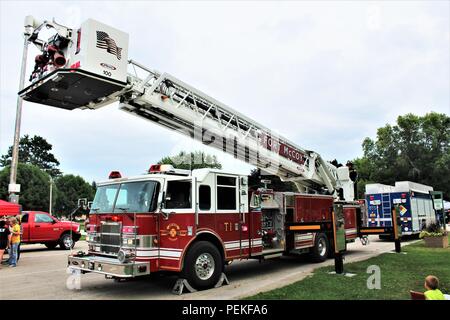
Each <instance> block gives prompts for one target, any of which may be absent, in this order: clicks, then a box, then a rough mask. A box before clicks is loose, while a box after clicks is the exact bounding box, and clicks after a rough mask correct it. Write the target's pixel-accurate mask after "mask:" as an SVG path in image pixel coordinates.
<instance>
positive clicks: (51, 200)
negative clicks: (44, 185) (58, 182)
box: [48, 176, 53, 215]
mask: <svg viewBox="0 0 450 320" xmlns="http://www.w3.org/2000/svg"><path fill="white" fill-rule="evenodd" d="M52 205H53V178H52V177H51V176H50V203H49V205H48V213H50V215H52Z"/></svg>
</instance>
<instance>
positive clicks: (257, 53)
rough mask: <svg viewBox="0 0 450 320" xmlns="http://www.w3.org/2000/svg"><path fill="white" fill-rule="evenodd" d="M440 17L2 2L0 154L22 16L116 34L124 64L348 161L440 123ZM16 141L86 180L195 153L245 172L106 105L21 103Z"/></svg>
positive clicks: (271, 5) (297, 6) (337, 7)
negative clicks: (384, 140) (47, 148)
mask: <svg viewBox="0 0 450 320" xmlns="http://www.w3.org/2000/svg"><path fill="white" fill-rule="evenodd" d="M449 9H450V4H449V3H448V2H444V1H442V2H403V1H400V2H389V3H387V2H324V1H320V2H306V1H301V2H300V1H299V2H290V1H289V2H268V1H264V2H255V1H250V2H211V3H210V2H203V1H201V2H173V1H169V2H142V1H137V2H120V1H112V2H108V4H107V5H106V3H105V2H103V1H100V2H94V1H92V2H87V1H86V2H85V1H79V2H39V3H36V2H12V1H11V2H0V11H1V12H0V15H1V22H0V27H1V29H0V70H1V72H0V94H1V96H0V152H1V153H4V152H5V151H6V149H7V147H8V146H9V145H10V144H11V142H12V135H13V131H14V116H15V101H16V92H17V84H18V81H19V78H18V77H19V75H18V74H19V66H20V53H21V45H22V39H21V37H20V32H21V31H22V21H23V18H24V16H25V15H27V14H30V13H32V14H33V15H34V16H35V17H39V18H42V19H49V18H52V17H56V19H57V21H58V22H60V23H63V24H73V25H74V26H75V25H76V24H79V23H80V22H82V21H83V20H85V19H87V18H94V19H97V20H100V21H102V22H104V23H106V24H110V25H113V26H115V27H116V28H118V29H121V30H124V31H126V32H128V33H129V34H130V56H131V57H132V58H133V59H135V60H137V61H139V62H141V63H143V64H144V65H147V66H149V67H151V68H154V69H157V70H160V71H166V72H169V73H171V74H173V75H174V76H176V77H177V78H179V79H181V80H183V81H185V82H187V83H189V84H191V85H192V86H194V87H196V88H198V89H200V90H201V91H203V92H205V93H207V94H209V95H210V96H212V97H214V98H216V99H218V100H220V101H222V102H224V103H225V104H227V105H229V106H231V107H232V108H234V109H236V110H238V111H239V112H241V113H243V114H245V115H247V116H249V117H251V118H253V119H255V120H256V121H258V122H260V123H262V124H264V125H265V126H267V127H269V128H271V129H273V130H277V131H279V132H280V133H281V134H282V135H284V136H286V137H287V138H289V139H290V140H292V141H294V142H296V143H298V145H300V146H301V147H303V148H306V149H312V150H315V151H317V152H319V153H321V154H322V155H323V156H324V158H326V159H330V160H331V159H334V158H337V159H338V160H340V161H341V162H344V161H346V160H347V159H352V158H354V157H357V156H360V154H361V142H362V140H363V139H364V137H366V136H371V137H374V135H375V134H376V129H377V128H378V127H380V126H382V125H384V124H386V123H393V122H394V121H395V119H396V117H397V116H398V115H401V114H404V113H407V112H413V113H417V114H425V113H426V112H429V111H432V110H434V111H438V112H443V113H448V114H450V109H449V108H450V96H449V90H448V88H449V87H450V75H449V69H450V65H449V55H450V49H449V43H450V41H449V39H450V35H449V11H450V10H449ZM31 60H32V54H31V53H30V61H31ZM30 65H31V62H30V63H29V66H30ZM21 131H22V133H23V134H25V133H28V134H39V135H41V136H43V137H45V138H47V139H48V141H49V142H50V143H52V144H53V145H54V152H55V154H56V156H57V157H58V158H59V159H60V160H61V167H62V170H63V171H65V172H71V173H77V174H80V175H82V176H84V177H85V178H87V179H89V180H93V179H95V180H98V179H103V178H105V177H106V176H107V173H108V172H109V171H110V170H112V169H119V170H122V171H124V172H126V173H127V174H138V173H141V172H143V170H145V169H147V168H148V166H149V164H150V163H152V162H156V161H157V160H159V159H160V158H161V157H163V156H165V155H168V154H174V153H176V152H177V151H179V150H183V149H187V148H189V149H199V148H200V147H202V148H203V149H204V150H205V151H207V152H210V153H214V154H216V155H218V156H219V159H220V160H221V161H223V162H224V168H225V169H226V170H234V169H236V168H238V169H239V170H243V171H247V170H248V169H249V168H250V167H249V166H247V165H244V164H241V163H240V162H236V161H235V160H234V159H232V157H231V156H224V155H223V154H222V153H220V152H218V151H213V150H211V149H209V148H207V147H203V146H199V144H197V143H194V142H191V141H190V140H189V139H187V138H180V136H178V135H177V134H176V133H173V132H170V131H168V130H166V129H163V128H160V127H158V126H154V125H152V124H151V123H149V122H146V121H145V120H141V119H138V118H136V117H132V116H130V115H128V114H126V113H123V112H120V111H118V110H117V106H116V105H115V106H108V107H105V108H103V109H100V110H97V111H71V112H68V111H64V110H58V109H55V108H51V107H45V106H40V105H37V104H31V103H25V104H24V114H23V123H22V130H21Z"/></svg>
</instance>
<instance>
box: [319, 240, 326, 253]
mask: <svg viewBox="0 0 450 320" xmlns="http://www.w3.org/2000/svg"><path fill="white" fill-rule="evenodd" d="M318 248H319V254H320V255H321V256H322V257H323V256H324V255H325V254H326V252H327V245H326V243H325V239H324V238H320V239H319V243H318Z"/></svg>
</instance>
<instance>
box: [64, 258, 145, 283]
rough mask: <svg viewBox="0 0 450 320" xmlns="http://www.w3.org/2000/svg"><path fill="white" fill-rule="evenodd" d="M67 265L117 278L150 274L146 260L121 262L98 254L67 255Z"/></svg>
mask: <svg viewBox="0 0 450 320" xmlns="http://www.w3.org/2000/svg"><path fill="white" fill-rule="evenodd" d="M68 267H69V268H70V269H74V270H80V271H81V272H82V273H86V272H94V273H100V274H104V275H107V276H111V277H117V278H132V277H137V276H142V275H147V274H150V264H149V263H148V262H126V263H121V262H119V261H118V260H117V259H115V258H106V257H99V256H89V255H88V256H76V255H73V256H69V258H68Z"/></svg>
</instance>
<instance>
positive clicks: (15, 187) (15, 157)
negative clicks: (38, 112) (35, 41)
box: [8, 16, 34, 203]
mask: <svg viewBox="0 0 450 320" xmlns="http://www.w3.org/2000/svg"><path fill="white" fill-rule="evenodd" d="M33 25H34V18H33V17H32V16H27V17H25V23H24V27H25V30H24V33H23V36H24V42H23V52H22V65H21V67H20V81H19V91H21V90H22V89H23V87H24V85H25V72H26V69H27V57H28V39H29V37H30V36H31V34H32V29H33ZM22 103H23V99H22V97H21V96H19V95H17V108H16V123H15V130H14V143H13V150H12V159H11V174H10V177H9V186H8V192H9V201H10V202H13V203H18V202H19V195H18V194H16V193H19V192H20V184H17V183H16V179H17V164H18V162H19V141H20V123H21V118H22Z"/></svg>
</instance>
